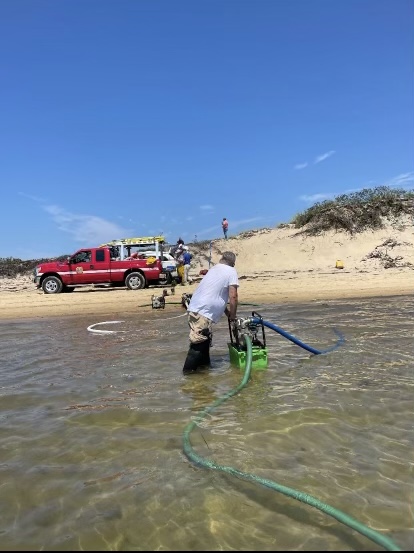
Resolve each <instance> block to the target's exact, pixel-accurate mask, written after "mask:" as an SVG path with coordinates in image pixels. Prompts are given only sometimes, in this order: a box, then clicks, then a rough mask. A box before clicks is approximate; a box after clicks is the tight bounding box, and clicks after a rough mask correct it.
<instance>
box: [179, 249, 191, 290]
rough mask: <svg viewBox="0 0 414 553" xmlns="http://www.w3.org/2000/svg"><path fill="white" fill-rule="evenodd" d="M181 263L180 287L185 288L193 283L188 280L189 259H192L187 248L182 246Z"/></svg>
mask: <svg viewBox="0 0 414 553" xmlns="http://www.w3.org/2000/svg"><path fill="white" fill-rule="evenodd" d="M183 250H184V251H183V254H182V256H183V263H184V274H183V281H182V283H181V284H182V285H183V286H186V285H187V284H191V282H192V281H193V279H192V278H190V275H189V273H190V269H191V258H192V257H193V256H192V255H191V253H190V251H189V249H188V246H183Z"/></svg>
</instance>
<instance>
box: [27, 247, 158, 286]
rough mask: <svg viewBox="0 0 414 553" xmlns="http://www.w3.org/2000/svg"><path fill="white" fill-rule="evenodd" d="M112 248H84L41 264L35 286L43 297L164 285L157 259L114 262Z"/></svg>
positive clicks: (36, 271) (37, 270)
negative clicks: (92, 288) (83, 289)
mask: <svg viewBox="0 0 414 553" xmlns="http://www.w3.org/2000/svg"><path fill="white" fill-rule="evenodd" d="M111 254H112V255H114V251H113V248H110V247H99V248H85V249H82V250H79V251H77V252H76V253H74V254H73V255H71V256H69V257H68V258H67V260H66V261H50V262H47V263H41V264H40V265H38V266H37V267H35V269H34V271H33V272H34V282H35V284H36V287H37V288H41V289H42V290H43V292H44V293H45V294H59V293H60V292H72V291H73V290H74V289H75V288H76V287H80V286H86V285H91V284H110V285H113V286H126V287H127V288H129V289H130V290H140V289H142V288H145V287H147V286H149V285H150V284H163V283H164V282H165V279H166V277H167V275H166V274H165V272H164V271H163V267H162V262H161V260H160V259H159V258H156V257H155V256H154V257H150V258H148V259H123V260H120V259H119V258H118V259H115V258H114V257H113V256H112V257H111Z"/></svg>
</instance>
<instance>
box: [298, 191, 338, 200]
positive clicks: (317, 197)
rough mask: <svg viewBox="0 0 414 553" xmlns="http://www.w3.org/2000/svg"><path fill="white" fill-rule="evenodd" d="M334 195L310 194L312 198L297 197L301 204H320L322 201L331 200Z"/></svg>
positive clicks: (329, 193)
mask: <svg viewBox="0 0 414 553" xmlns="http://www.w3.org/2000/svg"><path fill="white" fill-rule="evenodd" d="M335 195H336V194H334V193H331V192H327V193H323V194H312V196H299V200H302V201H303V202H322V201H323V200H330V199H332V198H333V197H334V196H335Z"/></svg>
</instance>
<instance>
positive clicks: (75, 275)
mask: <svg viewBox="0 0 414 553" xmlns="http://www.w3.org/2000/svg"><path fill="white" fill-rule="evenodd" d="M106 254H107V251H106V250H105V249H102V250H101V249H96V250H95V249H92V250H81V251H79V252H77V253H75V255H73V256H72V258H71V260H70V265H71V268H70V269H71V270H70V274H71V284H99V283H101V282H108V279H109V261H108V259H107V255H106Z"/></svg>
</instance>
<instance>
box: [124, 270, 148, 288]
mask: <svg viewBox="0 0 414 553" xmlns="http://www.w3.org/2000/svg"><path fill="white" fill-rule="evenodd" d="M125 286H126V287H127V288H129V289H130V290H142V288H145V278H144V276H143V275H142V274H141V273H129V275H128V276H127V277H126V279H125Z"/></svg>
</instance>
